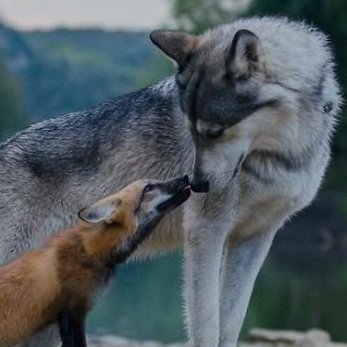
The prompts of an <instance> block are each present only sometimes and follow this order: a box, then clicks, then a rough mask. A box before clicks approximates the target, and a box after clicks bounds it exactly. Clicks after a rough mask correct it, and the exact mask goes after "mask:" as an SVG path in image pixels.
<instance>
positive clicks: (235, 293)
mask: <svg viewBox="0 0 347 347" xmlns="http://www.w3.org/2000/svg"><path fill="white" fill-rule="evenodd" d="M276 230H277V227H276V228H272V229H271V231H266V232H259V233H256V234H253V235H252V236H249V237H247V238H244V239H242V238H237V237H235V238H233V236H234V235H233V234H232V235H231V236H230V238H229V240H228V242H227V246H226V254H225V258H224V259H223V269H222V278H221V282H222V283H221V301H220V336H219V347H235V346H236V345H237V340H238V338H239V334H240V330H241V327H242V323H243V320H244V318H245V315H246V312H247V307H248V304H249V300H250V297H251V294H252V290H253V286H254V282H255V279H256V277H257V275H258V272H259V270H260V268H261V266H262V264H263V262H264V259H265V258H266V256H267V254H268V252H269V249H270V246H271V244H272V241H273V238H274V236H275V233H276Z"/></svg>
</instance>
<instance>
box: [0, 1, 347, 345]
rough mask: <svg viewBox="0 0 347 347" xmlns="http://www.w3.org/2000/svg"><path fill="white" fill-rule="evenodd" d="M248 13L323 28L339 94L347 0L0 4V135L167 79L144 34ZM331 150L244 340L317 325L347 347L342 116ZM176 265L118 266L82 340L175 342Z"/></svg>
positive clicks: (282, 237)
mask: <svg viewBox="0 0 347 347" xmlns="http://www.w3.org/2000/svg"><path fill="white" fill-rule="evenodd" d="M249 15H261V16H263V15H281V16H283V15H284V16H288V17H290V18H293V19H296V20H304V21H306V22H307V23H312V24H313V25H315V26H316V27H318V28H320V29H322V30H323V31H324V32H325V33H327V34H328V35H329V36H330V39H331V44H332V46H333V48H334V51H335V54H336V57H337V72H338V78H339V81H340V83H341V85H342V88H343V91H346V88H347V44H346V43H347V1H346V0H281V1H278V0H253V1H252V0H214V1H213V0H212V1H211V0H146V1H144V0H98V1H93V0H60V1H49V2H48V1H45V0H25V1H22V0H0V22H1V23H0V138H1V139H4V138H6V137H8V136H10V135H11V134H13V133H15V132H16V131H18V130H20V129H22V128H24V127H25V126H27V125H28V124H30V123H33V122H36V121H40V120H43V119H46V118H48V117H53V116H57V115H59V114H62V113H64V112H70V111H76V110H80V109H83V108H86V107H88V106H92V105H94V104H96V103H98V102H101V101H103V100H105V99H107V98H110V97H114V96H117V95H120V94H123V93H126V92H129V91H132V90H135V89H138V88H141V87H143V86H145V85H148V84H149V83H152V82H154V81H157V80H159V79H160V78H162V77H164V76H166V75H168V74H170V73H173V68H172V65H171V63H170V62H169V61H168V60H167V59H166V58H164V57H163V56H162V55H161V54H160V53H159V52H158V51H157V50H156V49H155V48H154V47H153V46H152V45H151V44H150V42H149V39H148V33H149V31H150V30H151V29H155V28H175V29H177V28H179V29H184V30H188V31H190V32H195V33H199V32H201V31H203V30H204V29H206V28H208V27H210V26H212V25H216V24H219V23H224V22H227V21H231V20H234V19H235V18H237V17H241V16H249ZM283 40H285V37H284V38H283ZM333 152H334V154H333V160H332V163H331V165H330V168H329V171H328V173H327V179H326V181H325V183H324V185H323V188H322V190H321V192H320V194H319V196H318V197H317V199H316V200H315V202H314V204H312V206H310V207H309V208H307V209H306V210H305V211H304V212H301V213H300V214H299V215H298V216H297V217H296V218H294V219H293V221H292V222H291V223H288V224H287V225H286V227H285V228H284V229H283V230H282V231H281V232H280V233H279V234H278V236H277V238H276V241H275V243H274V245H273V247H272V250H271V253H270V256H269V257H268V259H267V261H266V264H265V266H264V267H263V269H262V271H261V273H260V276H259V278H258V280H257V283H256V287H255V291H254V294H253V297H252V301H251V304H250V308H249V311H248V315H247V319H246V322H245V326H244V331H247V330H248V329H249V328H250V327H255V326H258V327H267V328H276V329H308V328H311V327H319V328H323V329H325V330H327V331H329V332H330V333H331V334H332V337H333V338H334V339H335V340H344V341H347V311H346V309H347V232H346V227H347V195H346V193H347V183H346V181H347V119H346V115H345V114H344V113H342V114H341V119H340V124H339V126H338V132H337V136H336V137H335V139H334V143H333ZM181 259H182V258H181V253H179V252H177V253H174V254H171V255H168V256H164V257H161V258H159V259H152V260H148V261H145V262H141V263H136V264H129V265H125V266H123V267H122V268H121V270H120V271H119V276H118V278H117V281H116V283H113V285H112V286H111V288H110V289H109V290H108V291H107V294H106V296H105V297H104V298H103V299H102V300H100V301H99V302H98V304H97V306H96V307H95V309H94V310H93V312H92V314H91V315H90V316H89V319H88V330H89V332H92V333H98V334H106V333H107V334H117V335H122V336H129V337H132V338H134V339H140V340H141V339H154V340H161V341H164V342H171V341H177V340H183V339H184V338H185V335H184V329H183V323H182V321H183V318H182V298H181V294H180V293H181V286H182V281H181V262H182V260H181Z"/></svg>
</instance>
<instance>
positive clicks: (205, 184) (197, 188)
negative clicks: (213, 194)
mask: <svg viewBox="0 0 347 347" xmlns="http://www.w3.org/2000/svg"><path fill="white" fill-rule="evenodd" d="M190 188H191V190H192V191H193V192H195V193H207V192H208V191H209V190H210V183H209V181H197V182H193V181H192V182H190Z"/></svg>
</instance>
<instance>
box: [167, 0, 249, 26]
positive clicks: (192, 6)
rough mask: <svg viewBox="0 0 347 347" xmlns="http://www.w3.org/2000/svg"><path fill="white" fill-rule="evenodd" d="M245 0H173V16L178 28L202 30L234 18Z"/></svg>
mask: <svg viewBox="0 0 347 347" xmlns="http://www.w3.org/2000/svg"><path fill="white" fill-rule="evenodd" d="M245 2H246V1H245V0H175V1H174V2H173V6H172V12H173V17H174V19H175V21H176V25H177V26H178V28H179V29H183V30H187V31H189V32H194V33H201V32H202V31H204V30H206V29H207V28H210V27H211V26H214V25H216V24H220V23H223V22H228V21H230V20H232V19H233V18H235V17H236V16H237V15H238V14H239V13H240V12H241V10H242V9H243V6H244V3H245Z"/></svg>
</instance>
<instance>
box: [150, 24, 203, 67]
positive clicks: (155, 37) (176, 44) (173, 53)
mask: <svg viewBox="0 0 347 347" xmlns="http://www.w3.org/2000/svg"><path fill="white" fill-rule="evenodd" d="M149 38H150V39H151V41H152V42H153V43H154V44H155V45H156V46H157V47H159V48H160V49H161V50H162V51H163V52H164V53H165V54H166V55H168V56H169V57H170V58H172V59H173V60H174V61H175V62H176V63H177V64H178V66H179V67H180V68H184V66H185V63H186V62H187V58H188V56H189V55H190V53H191V52H192V50H193V49H194V47H195V45H196V43H197V41H198V38H197V37H196V36H194V35H191V34H188V33H185V32H181V31H173V30H155V31H152V32H151V33H150V35H149Z"/></svg>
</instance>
